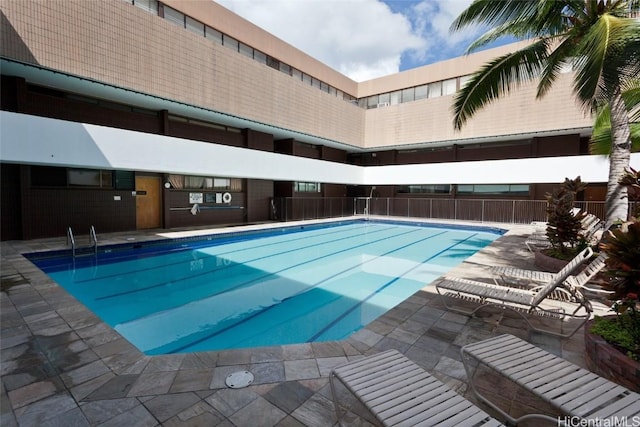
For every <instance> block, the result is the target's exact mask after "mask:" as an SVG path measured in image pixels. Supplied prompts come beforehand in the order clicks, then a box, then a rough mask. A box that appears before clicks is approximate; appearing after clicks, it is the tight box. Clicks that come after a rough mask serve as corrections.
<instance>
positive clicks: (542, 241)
mask: <svg viewBox="0 0 640 427" xmlns="http://www.w3.org/2000/svg"><path fill="white" fill-rule="evenodd" d="M580 223H581V230H580V232H579V234H580V236H581V237H582V238H583V239H584V240H585V241H586V242H587V243H592V242H591V241H592V240H593V238H594V236H595V235H596V233H597V232H598V231H601V230H602V229H603V228H604V221H602V220H600V218H598V217H597V216H595V215H593V214H587V215H586V216H585V217H584V218H582V220H581V221H580ZM524 244H525V246H526V247H527V249H529V252H532V253H533V252H535V251H536V250H540V249H546V248H550V247H551V242H550V241H549V238H548V237H547V234H546V229H545V231H544V232H541V231H540V229H536V230H535V231H534V232H533V233H531V234H530V235H529V237H528V238H527V239H526V240H525V242H524Z"/></svg>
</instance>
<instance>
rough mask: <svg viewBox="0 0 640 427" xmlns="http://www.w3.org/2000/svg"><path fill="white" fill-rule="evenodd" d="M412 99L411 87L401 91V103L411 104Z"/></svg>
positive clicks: (412, 90)
mask: <svg viewBox="0 0 640 427" xmlns="http://www.w3.org/2000/svg"><path fill="white" fill-rule="evenodd" d="M414 99H415V97H414V89H413V88H412V87H410V88H408V89H402V102H411V101H413V100H414Z"/></svg>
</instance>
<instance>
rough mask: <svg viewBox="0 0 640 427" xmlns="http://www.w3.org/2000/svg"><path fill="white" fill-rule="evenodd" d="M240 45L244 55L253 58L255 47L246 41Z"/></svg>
mask: <svg viewBox="0 0 640 427" xmlns="http://www.w3.org/2000/svg"><path fill="white" fill-rule="evenodd" d="M238 46H239V49H240V53H241V54H243V55H244V56H248V57H249V58H251V59H253V48H252V47H251V46H247V45H246V44H244V43H240V44H239V45H238Z"/></svg>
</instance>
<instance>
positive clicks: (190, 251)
mask: <svg viewBox="0 0 640 427" xmlns="http://www.w3.org/2000/svg"><path fill="white" fill-rule="evenodd" d="M396 228H399V227H398V226H394V227H386V228H380V229H378V230H375V231H371V232H367V234H374V233H380V232H383V231H386V230H394V229H396ZM349 231H352V230H340V231H333V232H330V233H321V234H316V235H313V236H306V237H298V238H295V239H290V240H284V241H281V242H272V243H265V244H263V245H257V246H253V247H251V248H241V249H234V250H231V251H226V252H221V253H220V254H217V255H207V257H216V258H217V257H222V256H224V255H228V254H233V253H236V252H242V251H247V250H252V249H261V248H266V247H269V246H275V245H279V244H290V243H294V242H297V241H299V240H308V239H311V238H316V237H326V236H329V235H331V234H338V233H345V232H349ZM353 231H357V232H358V233H357V234H353V235H350V236H344V237H341V238H339V239H334V240H327V241H326V242H321V243H314V244H312V245H308V246H302V247H299V248H298V249H306V248H312V247H313V246H315V245H319V244H323V243H333V242H339V241H340V240H346V239H350V238H357V237H361V236H364V234H363V233H362V229H361V228H359V229H353ZM296 234H297V233H296ZM272 237H278V236H277V235H276V236H272ZM244 242H246V240H245V241H244ZM233 243H240V242H233ZM196 249H203V248H196ZM196 249H192V250H189V249H188V248H183V249H182V250H180V251H179V252H184V255H186V256H185V257H184V258H180V260H179V261H176V262H171V263H166V264H162V265H153V266H148V267H147V268H140V269H134V270H129V271H126V272H124V273H123V272H118V273H113V274H106V275H103V276H99V277H93V278H91V279H85V280H77V281H74V283H89V282H93V281H96V280H103V279H109V278H114V277H121V276H123V275H124V274H137V273H144V272H148V271H151V270H155V269H159V268H165V267H171V266H175V265H179V264H183V263H185V262H187V261H194V259H193V257H192V255H191V254H192V253H193V251H194V250H196ZM172 252H174V251H172ZM279 253H280V252H279ZM282 253H286V252H282ZM161 255H163V254H156V255H155V256H161ZM173 255H178V252H174V253H173ZM276 255H277V254H276ZM145 258H146V257H145ZM205 258H206V257H202V258H198V259H205ZM256 260H257V259H256ZM128 261H135V260H134V259H131V260H128ZM252 261H254V260H248V261H246V262H252ZM120 262H124V261H120ZM83 268H88V266H87V267H83ZM216 268H217V267H216ZM214 270H215V269H214ZM214 270H208V271H209V272H212V271H214ZM66 271H68V270H66ZM56 273H58V272H56ZM54 274H55V273H54ZM189 277H191V276H189Z"/></svg>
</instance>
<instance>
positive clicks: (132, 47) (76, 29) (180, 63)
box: [0, 0, 591, 150]
mask: <svg viewBox="0 0 640 427" xmlns="http://www.w3.org/2000/svg"><path fill="white" fill-rule="evenodd" d="M164 3H165V4H167V5H169V6H171V7H173V8H176V9H178V10H180V11H182V12H183V13H185V14H187V15H189V16H191V17H192V18H194V19H197V20H199V21H200V22H203V23H205V24H207V25H210V26H212V27H214V28H216V29H217V30H219V31H222V32H224V33H227V34H229V35H231V36H232V37H234V38H236V39H238V40H240V41H241V42H243V43H245V44H247V45H250V46H252V47H253V48H255V49H258V50H260V51H261V52H264V53H266V54H268V55H271V56H273V57H274V58H276V59H278V60H280V61H282V62H285V63H287V64H289V65H291V66H293V67H295V68H297V69H299V70H301V71H302V72H304V73H308V74H309V75H311V76H314V77H315V78H318V79H321V80H322V81H324V82H326V83H328V84H330V85H332V86H333V87H335V88H336V89H338V90H340V91H343V92H345V93H348V94H351V95H354V96H357V97H365V96H370V95H374V94H378V93H384V92H389V91H395V90H400V89H403V88H407V87H412V86H416V85H421V84H425V83H429V82H434V81H439V80H445V79H449V78H455V77H458V76H464V75H468V74H470V73H472V72H473V71H474V70H476V69H477V68H478V66H479V65H480V64H482V63H484V62H485V61H486V60H488V59H489V58H491V57H493V56H495V55H498V54H500V53H502V52H505V51H507V50H509V49H513V46H506V47H502V48H498V49H495V50H491V51H484V52H480V53H477V54H473V55H470V56H467V57H461V58H456V59H453V60H450V61H444V62H442V63H438V64H433V65H429V66H425V67H421V68H418V69H415V70H410V71H406V72H402V73H398V74H394V75H391V76H386V77H382V78H379V79H375V80H371V81H367V82H362V83H356V82H354V81H352V80H350V79H349V78H347V77H345V76H343V75H341V74H340V73H338V72H336V71H335V70H333V69H331V68H330V67H328V66H326V65H323V64H321V63H320V62H319V61H317V60H315V59H314V58H312V57H310V56H308V55H306V54H304V53H303V52H300V51H299V50H297V49H295V48H293V47H292V46H290V45H288V44H287V43H285V42H283V41H281V40H279V39H277V38H276V37H274V36H272V35H270V34H269V33H267V32H265V31H263V30H261V29H260V28H258V27H257V26H255V25H253V24H251V23H250V22H248V21H246V20H244V19H242V18H240V17H238V16H237V15H234V14H233V13H231V12H230V11H228V10H226V9H224V8H222V7H221V6H219V5H217V4H216V3H214V2H203V1H179V0H167V1H165V2H164ZM1 7H2V12H3V14H4V15H5V16H6V21H5V22H4V23H3V25H2V42H1V45H0V54H1V55H2V56H4V57H6V58H9V59H12V60H17V61H21V62H25V63H28V64H35V65H38V66H41V67H45V68H50V69H53V70H57V71H60V72H62V73H69V74H71V75H76V76H80V77H84V78H88V79H92V80H96V81H99V82H103V83H106V84H108V85H113V86H116V87H120V88H126V89H130V90H134V91H138V92H142V93H146V94H150V95H154V96H158V97H161V98H166V99H169V100H173V101H178V102H181V103H185V104H189V105H193V106H196V107H201V108H204V109H208V110H213V111H217V112H222V113H224V114H228V115H231V116H235V117H239V118H243V119H247V120H250V121H253V122H258V123H263V124H268V125H270V126H273V127H278V128H283V129H288V130H292V131H295V132H298V133H299V134H303V135H309V136H311V137H313V138H320V139H326V140H330V141H334V142H336V143H339V144H343V145H345V146H346V147H349V146H350V147H352V148H353V149H355V150H357V149H375V148H392V147H396V146H398V147H403V148H406V147H405V146H407V145H409V146H410V145H413V144H425V143H433V144H449V143H453V142H458V143H461V142H462V143H464V142H465V140H466V141H467V142H470V141H476V140H486V139H489V140H490V139H491V138H500V137H506V136H508V137H510V138H512V139H522V138H526V137H530V136H531V135H533V134H536V133H540V132H545V133H554V132H565V133H576V132H578V131H579V130H584V129H587V128H589V127H590V125H591V119H590V117H588V115H586V114H584V113H583V111H582V110H581V109H580V108H579V107H578V106H576V104H575V102H574V97H573V96H572V94H571V88H570V78H568V76H567V75H565V76H563V77H562V78H561V79H560V81H559V82H558V84H557V85H556V86H555V87H554V89H553V91H552V92H551V93H549V94H548V95H547V96H546V97H545V98H544V99H543V100H542V101H537V100H535V88H534V87H533V86H529V87H525V88H522V89H521V90H518V91H517V92H515V93H513V94H512V95H511V96H509V97H506V98H504V99H502V100H500V101H499V102H497V103H495V105H492V106H490V107H489V108H486V109H485V110H483V111H481V112H480V113H479V114H478V115H477V116H476V117H475V118H474V119H473V120H471V121H470V122H469V123H468V125H467V126H466V127H465V128H464V130H463V131H462V132H454V131H453V127H452V125H451V123H452V119H451V117H452V115H451V103H452V100H453V96H452V95H449V96H442V97H438V98H432V99H422V100H418V101H413V102H407V103H402V104H398V105H391V106H388V107H384V108H377V109H371V110H366V109H364V108H361V107H358V106H356V105H354V104H353V103H350V102H347V101H345V100H343V99H342V98H341V97H338V96H336V95H332V94H330V93H326V92H323V91H321V90H318V89H317V88H315V87H312V86H310V85H306V84H304V83H303V82H302V81H299V80H296V79H294V78H293V77H291V76H289V75H287V74H284V73H282V72H279V71H277V70H274V69H273V68H270V67H269V66H267V65H265V64H262V63H260V62H257V61H255V60H253V59H251V58H248V57H246V56H244V55H242V54H240V53H237V52H233V51H231V50H230V49H228V48H226V47H224V46H222V45H219V44H217V43H215V42H214V41H212V40H209V39H206V38H205V37H203V36H199V35H198V34H194V33H193V32H191V31H188V30H186V29H184V28H180V27H178V26H177V25H175V24H173V23H171V22H169V21H168V20H165V19H163V18H161V17H159V16H154V15H153V14H152V13H149V12H147V11H145V10H142V9H140V8H137V7H135V6H133V5H132V4H131V3H130V2H125V1H122V0H107V1H99V2H87V1H82V0H69V1H64V2H40V1H30V0H26V1H23V0H6V1H3V2H2V6H1ZM568 130H569V131H568Z"/></svg>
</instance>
